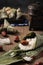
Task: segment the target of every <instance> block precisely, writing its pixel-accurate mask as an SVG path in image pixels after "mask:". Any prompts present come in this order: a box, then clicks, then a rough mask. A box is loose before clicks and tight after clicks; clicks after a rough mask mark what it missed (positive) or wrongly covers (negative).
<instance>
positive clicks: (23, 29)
mask: <svg viewBox="0 0 43 65" xmlns="http://www.w3.org/2000/svg"><path fill="white" fill-rule="evenodd" d="M14 29H16V30H18V31H19V32H20V33H19V34H18V36H19V38H20V40H22V39H23V37H24V36H25V35H26V34H28V33H29V32H31V31H29V27H28V26H24V27H23V26H19V27H18V26H16V27H14ZM34 32H35V33H39V34H43V31H34ZM8 36H9V38H10V40H11V43H12V44H10V45H4V46H3V49H4V50H5V51H8V50H10V49H12V48H14V47H15V46H16V45H17V44H18V43H15V42H14V39H15V34H14V35H8ZM0 37H2V36H1V34H0ZM3 53H4V52H0V54H3ZM42 55H43V53H42ZM42 55H41V54H40V58H38V59H36V60H34V62H31V63H29V62H18V63H15V65H34V63H35V62H39V61H41V62H43V57H42ZM12 65H13V64H12Z"/></svg>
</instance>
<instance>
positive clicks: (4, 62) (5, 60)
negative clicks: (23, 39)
mask: <svg viewBox="0 0 43 65" xmlns="http://www.w3.org/2000/svg"><path fill="white" fill-rule="evenodd" d="M41 51H43V46H41V47H39V48H36V49H34V50H30V51H23V50H20V49H19V48H18V47H16V48H14V49H12V50H9V51H8V52H6V53H5V54H3V55H2V56H0V65H9V64H11V63H16V62H19V61H23V56H24V55H27V56H30V57H32V56H36V55H38V54H39V53H40V52H41ZM11 53H14V54H13V55H12V56H11Z"/></svg>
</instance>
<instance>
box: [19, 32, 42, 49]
mask: <svg viewBox="0 0 43 65" xmlns="http://www.w3.org/2000/svg"><path fill="white" fill-rule="evenodd" d="M23 40H25V42H24V41H23V42H21V43H19V48H20V49H21V50H32V49H35V48H37V47H39V46H41V45H43V36H41V35H39V34H36V33H34V32H31V33H29V34H27V35H26V37H24V39H23ZM26 42H28V43H27V44H26Z"/></svg>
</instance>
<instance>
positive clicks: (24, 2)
mask: <svg viewBox="0 0 43 65" xmlns="http://www.w3.org/2000/svg"><path fill="white" fill-rule="evenodd" d="M35 2H40V3H41V5H43V0H0V9H1V8H3V7H5V6H6V7H7V6H10V7H14V8H18V7H20V8H21V9H22V10H23V11H27V7H28V5H29V4H31V3H35Z"/></svg>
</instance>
